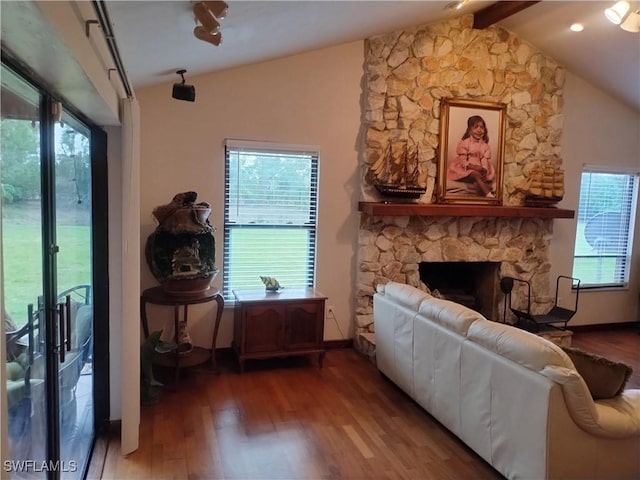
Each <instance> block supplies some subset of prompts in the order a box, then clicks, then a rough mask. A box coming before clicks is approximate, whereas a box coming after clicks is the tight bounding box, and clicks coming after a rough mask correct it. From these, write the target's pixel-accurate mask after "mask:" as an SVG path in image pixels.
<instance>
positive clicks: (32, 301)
mask: <svg viewBox="0 0 640 480" xmlns="http://www.w3.org/2000/svg"><path fill="white" fill-rule="evenodd" d="M0 78H1V79H2V90H1V94H0V98H1V102H2V104H1V106H0V112H1V116H0V122H1V129H0V130H1V132H2V138H1V141H0V172H1V175H0V179H1V183H2V255H3V268H4V271H3V274H4V284H3V288H4V310H5V311H4V312H3V317H4V318H3V320H4V322H5V330H6V338H5V339H4V341H5V342H6V346H7V358H6V359H5V361H6V363H7V367H6V368H7V400H8V402H7V404H8V418H9V422H8V423H9V425H8V427H9V428H8V431H9V448H10V455H9V458H11V461H13V462H16V463H14V465H13V467H12V468H11V472H10V475H11V478H45V476H46V472H44V471H42V470H40V471H37V469H36V468H34V467H35V465H41V464H42V462H43V461H44V460H45V459H46V458H47V444H46V438H47V435H46V428H47V423H46V411H47V405H46V401H45V398H46V391H45V372H46V368H45V359H46V355H45V338H46V332H45V325H46V322H45V321H44V320H45V319H44V306H43V305H44V302H43V264H42V252H43V250H42V238H43V232H42V228H43V221H42V197H41V176H40V172H41V156H40V121H39V119H40V109H39V105H40V94H39V93H38V91H37V90H35V89H34V88H33V87H31V86H30V85H29V84H27V83H26V82H24V81H23V80H22V79H21V78H19V77H18V76H17V75H15V74H14V73H13V72H12V71H11V70H9V69H8V68H6V67H5V66H4V65H3V66H2V74H1V75H0ZM3 368H4V367H3ZM20 462H22V463H20ZM29 462H33V463H29ZM3 478H4V477H3Z"/></svg>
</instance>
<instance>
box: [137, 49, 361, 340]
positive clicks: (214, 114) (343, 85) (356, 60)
mask: <svg viewBox="0 0 640 480" xmlns="http://www.w3.org/2000/svg"><path fill="white" fill-rule="evenodd" d="M363 52H364V47H363V42H354V43H349V44H345V45H341V46H338V47H333V48H327V49H323V50H317V51H314V52H310V53H306V54H303V55H297V56H292V57H288V58H284V59H280V60H274V61H271V62H265V63H260V64H256V65H251V66H247V67H241V68H236V69H232V70H227V71H223V72H219V73H213V74H208V75H201V76H197V77H191V76H189V75H188V74H187V75H186V78H187V83H191V84H193V85H194V86H195V88H196V101H195V102H194V103H191V102H185V101H178V100H174V99H172V98H171V84H165V85H161V86H155V87H150V88H146V89H141V90H139V91H138V92H137V97H138V99H139V102H140V107H141V127H142V128H141V158H142V160H141V161H142V169H141V179H142V186H141V192H140V195H141V225H140V233H141V242H142V249H144V243H145V242H146V239H147V237H148V235H149V234H150V233H151V232H152V231H153V230H154V229H155V226H156V224H155V221H154V220H153V217H152V214H151V212H152V210H153V208H154V207H156V206H157V205H161V204H165V203H168V202H169V201H170V200H171V199H172V197H173V195H174V194H176V193H178V192H183V191H187V190H194V191H196V192H198V200H200V201H207V202H209V203H211V204H212V207H213V211H212V214H211V218H210V220H211V223H212V224H213V225H214V226H216V227H217V232H216V234H215V238H216V247H217V254H216V257H217V258H216V263H217V265H218V267H219V268H221V267H222V245H223V241H222V227H223V206H224V148H223V141H224V139H225V138H235V139H247V140H264V141H273V142H279V143H294V144H307V145H318V146H320V149H321V152H320V191H319V202H320V204H319V219H318V232H319V235H318V261H317V282H316V284H317V287H318V289H319V290H320V291H321V292H322V293H324V294H325V295H327V296H328V297H329V300H328V304H330V305H333V306H334V307H335V313H336V317H337V324H338V325H339V328H338V327H337V325H336V322H333V321H331V320H329V321H327V323H326V325H325V339H326V340H334V339H341V338H350V337H351V333H352V331H351V330H352V327H351V318H352V312H353V309H354V307H353V295H352V291H353V285H354V281H355V277H354V275H355V273H354V272H355V260H356V259H355V251H356V249H355V247H356V245H355V242H356V238H357V229H358V224H359V213H358V211H357V199H358V182H359V173H358V142H359V130H360V123H361V122H360V115H361V109H360V97H361V94H362V89H361V82H362V77H363V71H362V64H363V59H364V53H363ZM212 54H215V52H212ZM141 270H142V274H141V277H142V279H141V281H142V288H143V289H144V288H147V287H151V286H154V285H156V284H157V282H156V280H155V279H154V278H153V277H152V275H151V273H150V271H149V268H148V266H147V265H146V262H145V260H144V253H143V252H141ZM259 274H260V272H256V275H259ZM221 279H222V273H220V274H219V275H218V278H217V279H216V280H215V284H217V285H218V286H219V285H220V281H221ZM213 308H214V307H213V304H205V305H197V306H194V307H190V308H189V313H190V318H189V321H190V324H191V323H192V320H193V324H194V327H195V328H194V329H192V337H193V341H194V343H195V344H196V345H203V346H206V345H207V343H208V342H209V341H210V335H211V328H210V326H209V324H210V322H206V321H203V319H204V318H205V317H206V316H210V318H211V316H212V311H213V310H212V309H213ZM169 310H170V309H168V308H166V307H161V306H154V305H149V317H150V321H151V322H152V325H150V329H151V330H152V331H153V330H155V329H158V328H162V326H163V324H164V321H166V320H167V319H168V318H169V315H170V311H169ZM154 319H155V322H154ZM232 322H233V316H232V310H231V309H226V311H225V313H224V316H223V320H222V325H221V327H220V328H221V329H220V332H219V335H218V342H217V345H218V347H226V346H229V345H230V344H231V337H232Z"/></svg>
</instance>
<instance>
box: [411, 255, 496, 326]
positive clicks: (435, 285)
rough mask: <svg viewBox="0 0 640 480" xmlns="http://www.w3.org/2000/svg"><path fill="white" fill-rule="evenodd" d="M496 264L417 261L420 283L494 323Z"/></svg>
mask: <svg viewBox="0 0 640 480" xmlns="http://www.w3.org/2000/svg"><path fill="white" fill-rule="evenodd" d="M499 268H500V262H420V263H419V264H418V272H419V274H420V280H421V281H422V282H423V283H424V284H425V285H426V286H427V287H428V288H429V289H430V290H431V291H432V292H435V291H437V293H438V294H439V295H440V296H441V297H442V298H446V299H447V300H451V301H453V302H456V303H460V304H462V305H465V306H467V307H469V308H472V309H473V310H476V311H477V312H480V313H481V314H482V315H484V316H485V317H487V318H488V319H490V320H497V319H498V317H497V315H498V307H499V303H500V302H499V300H500V299H499V298H498V295H497V293H498V292H499V281H500V280H499V278H498V272H499Z"/></svg>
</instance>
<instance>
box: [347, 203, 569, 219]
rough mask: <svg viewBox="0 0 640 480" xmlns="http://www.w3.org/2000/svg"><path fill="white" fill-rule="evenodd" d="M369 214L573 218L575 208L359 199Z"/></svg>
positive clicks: (361, 207) (360, 209)
mask: <svg viewBox="0 0 640 480" xmlns="http://www.w3.org/2000/svg"><path fill="white" fill-rule="evenodd" d="M358 210H359V211H361V212H362V213H366V214H367V215H378V216H385V215H386V216H394V215H395V216H412V215H413V216H421V217H528V218H573V217H574V215H575V212H574V211H573V210H565V209H561V208H556V207H502V206H497V205H445V204H439V203H394V202H359V203H358Z"/></svg>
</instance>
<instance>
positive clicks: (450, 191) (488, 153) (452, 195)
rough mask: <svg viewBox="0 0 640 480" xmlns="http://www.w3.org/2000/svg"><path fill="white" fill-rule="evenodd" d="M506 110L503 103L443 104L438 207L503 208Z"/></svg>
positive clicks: (457, 101)
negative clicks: (462, 205) (458, 205)
mask: <svg viewBox="0 0 640 480" xmlns="http://www.w3.org/2000/svg"><path fill="white" fill-rule="evenodd" d="M506 110H507V106H506V104H504V103H493V102H483V101H477V100H466V99H454V98H445V99H443V100H442V103H441V106H440V157H439V160H438V193H437V201H438V203H460V204H485V205H502V191H503V190H502V180H503V178H502V176H503V170H504V168H503V164H504V134H505V125H506ZM482 125H484V133H483V134H482V130H483V127H482Z"/></svg>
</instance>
